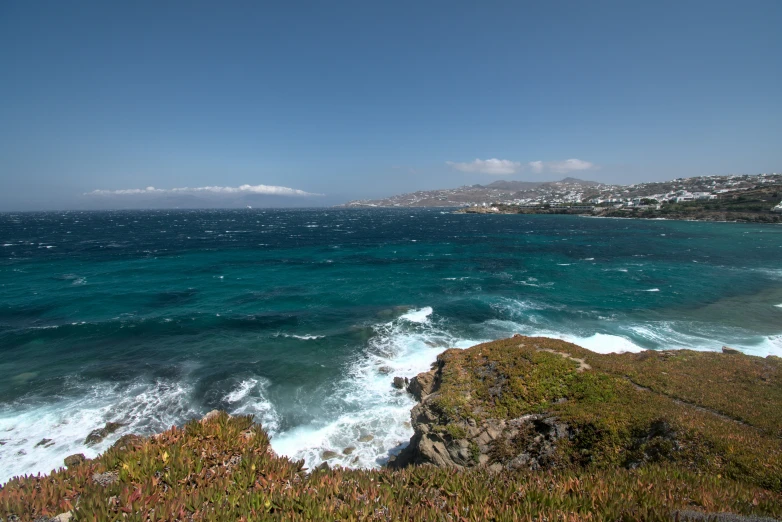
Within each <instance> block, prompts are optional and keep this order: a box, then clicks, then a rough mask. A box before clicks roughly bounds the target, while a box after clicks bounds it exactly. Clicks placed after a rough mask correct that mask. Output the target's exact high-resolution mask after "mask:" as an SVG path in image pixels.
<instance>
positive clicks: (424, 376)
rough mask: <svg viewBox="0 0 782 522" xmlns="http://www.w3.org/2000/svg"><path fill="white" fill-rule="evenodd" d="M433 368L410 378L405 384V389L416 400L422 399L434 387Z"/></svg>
mask: <svg viewBox="0 0 782 522" xmlns="http://www.w3.org/2000/svg"><path fill="white" fill-rule="evenodd" d="M435 373H436V372H435V370H432V371H428V372H423V373H419V374H418V375H416V376H415V377H413V378H412V379H411V380H410V384H408V385H407V391H408V392H409V393H410V395H412V396H413V397H415V399H416V400H418V401H420V400H422V399H423V398H424V397H425V396H426V395H429V394H430V393H432V392H433V391H434V388H435Z"/></svg>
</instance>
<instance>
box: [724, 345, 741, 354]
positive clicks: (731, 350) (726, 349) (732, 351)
mask: <svg viewBox="0 0 782 522" xmlns="http://www.w3.org/2000/svg"><path fill="white" fill-rule="evenodd" d="M722 353H726V354H728V355H741V353H742V352H741V351H739V350H736V349H735V348H731V347H730V346H723V347H722Z"/></svg>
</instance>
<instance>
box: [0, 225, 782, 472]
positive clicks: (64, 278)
mask: <svg viewBox="0 0 782 522" xmlns="http://www.w3.org/2000/svg"><path fill="white" fill-rule="evenodd" d="M0 245H2V246H0V375H2V377H3V378H2V380H0V443H2V445H0V481H5V480H7V479H8V478H10V477H11V476H13V475H16V474H21V473H32V472H39V471H41V472H46V471H49V470H51V469H52V468H53V467H56V466H59V465H60V464H61V462H62V459H63V458H64V457H65V456H66V455H69V454H72V453H76V452H83V453H85V454H86V455H88V456H93V455H95V454H97V453H98V452H99V451H101V450H103V449H105V448H106V447H107V446H108V445H110V444H111V442H113V440H115V439H116V438H117V437H119V436H121V435H122V434H124V433H128V432H137V433H151V432H155V431H159V430H161V429H164V428H166V427H168V426H170V425H172V424H180V423H182V422H184V421H185V420H187V419H189V418H193V417H196V416H199V415H202V414H204V413H205V412H207V411H209V410H211V409H214V408H223V409H227V410H228V411H230V412H234V413H253V414H255V415H256V418H257V419H258V420H259V421H260V422H261V423H262V424H263V425H264V426H265V427H266V428H267V429H268V430H269V432H270V433H271V435H272V441H273V447H274V448H275V449H276V450H277V451H278V452H281V453H284V454H287V455H291V456H293V457H296V458H304V459H306V461H307V464H308V465H310V466H311V465H314V464H317V463H318V462H319V461H320V456H321V453H322V452H323V451H325V450H333V451H337V452H341V450H342V449H343V448H345V447H348V446H355V447H356V448H357V450H356V451H355V452H354V453H353V455H351V456H349V457H344V458H342V460H341V461H340V463H342V464H344V465H351V466H377V465H380V464H382V463H383V462H384V460H385V459H386V458H387V457H388V455H389V451H396V450H397V449H398V448H399V445H400V444H403V443H404V442H406V441H407V439H408V438H409V436H410V434H411V433H412V431H411V429H410V427H409V424H406V422H407V421H408V420H409V411H410V408H411V406H412V405H413V403H412V400H411V399H410V398H409V397H408V396H407V395H406V394H404V393H402V392H399V391H396V390H394V389H393V388H392V387H391V385H390V383H391V379H392V378H393V377H394V376H396V375H399V376H407V377H412V376H413V375H415V374H416V373H418V372H420V371H423V370H426V369H428V366H429V364H430V363H431V362H432V361H433V360H434V359H435V357H436V355H437V354H438V353H439V352H440V351H442V350H443V349H444V348H445V347H451V346H457V347H467V346H470V345H472V344H475V343H477V342H480V341H485V340H491V339H496V338H500V337H507V336H509V335H512V334H514V333H522V334H527V335H538V334H540V335H550V336H557V337H560V338H564V339H567V340H571V341H574V342H577V343H579V344H582V345H583V346H585V347H588V348H590V349H593V350H597V351H621V350H640V349H662V348H684V347H687V348H696V349H707V350H710V349H716V350H718V349H720V348H721V347H722V346H723V345H730V346H733V347H738V348H740V349H742V350H744V351H746V352H748V353H753V354H757V355H763V356H765V355H768V354H782V306H781V305H782V262H780V259H782V227H778V226H770V225H766V226H757V225H739V224H728V223H694V222H674V221H648V220H646V221H645V220H612V219H590V218H583V217H577V216H542V215H540V216H511V215H500V216H491V215H454V214H450V213H446V212H443V211H441V210H439V209H438V210H409V209H406V210H380V209H373V210H332V209H328V210H324V209H319V210H295V211H288V210H274V211H269V210H266V211H265V210H226V211H149V212H138V211H135V212H130V211H127V212H89V213H87V212H81V213H80V212H67V213H24V214H0ZM381 367H388V368H387V369H384V371H385V370H388V371H389V373H383V371H380V370H381ZM109 420H112V421H119V422H123V423H125V424H126V426H125V427H124V428H122V430H120V431H119V432H118V433H116V434H115V435H114V436H113V437H111V438H109V439H107V440H106V441H105V442H104V443H102V444H99V445H97V446H95V447H91V448H88V447H85V446H84V445H83V444H82V441H83V440H84V437H85V436H86V435H87V434H88V433H89V432H90V431H91V430H92V429H94V428H96V427H99V426H101V425H103V423H105V422H106V421H109ZM367 435H372V440H371V441H366V438H368V437H366V436H367ZM362 437H363V439H362V440H364V442H359V439H361V438H362ZM43 438H49V439H52V440H53V441H54V444H53V445H50V446H48V447H44V446H36V444H37V443H38V442H39V441H40V440H41V439H43ZM332 463H334V461H332Z"/></svg>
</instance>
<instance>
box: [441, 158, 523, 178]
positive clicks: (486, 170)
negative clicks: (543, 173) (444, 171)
mask: <svg viewBox="0 0 782 522" xmlns="http://www.w3.org/2000/svg"><path fill="white" fill-rule="evenodd" d="M445 163H447V164H448V165H450V166H451V167H453V168H455V169H456V170H461V171H462V172H481V173H483V174H493V175H502V174H514V173H515V172H516V171H518V170H521V163H519V162H517V161H510V160H502V159H497V158H491V159H486V160H482V159H476V160H475V161H473V162H470V163H455V162H453V161H446V162H445Z"/></svg>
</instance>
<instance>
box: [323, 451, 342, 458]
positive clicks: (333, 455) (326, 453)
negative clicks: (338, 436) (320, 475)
mask: <svg viewBox="0 0 782 522" xmlns="http://www.w3.org/2000/svg"><path fill="white" fill-rule="evenodd" d="M337 457H339V453H337V452H336V451H331V450H326V451H324V452H323V453H321V454H320V458H322V459H323V460H331V459H334V458H337Z"/></svg>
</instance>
